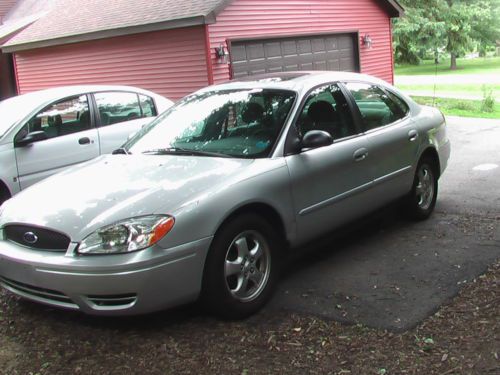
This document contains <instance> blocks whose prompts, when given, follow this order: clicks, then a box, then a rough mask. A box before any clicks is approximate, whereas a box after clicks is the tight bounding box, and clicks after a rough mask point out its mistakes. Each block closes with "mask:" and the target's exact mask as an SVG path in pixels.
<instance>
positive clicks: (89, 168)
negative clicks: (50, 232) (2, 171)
mask: <svg viewBox="0 0 500 375" xmlns="http://www.w3.org/2000/svg"><path fill="white" fill-rule="evenodd" d="M252 162H253V161H252V160H248V159H229V158H213V157H197V156H177V155H175V156H174V155H162V156H153V155H147V156H146V155H107V156H102V157H99V158H97V159H94V160H92V161H90V162H88V163H85V164H83V165H80V166H76V167H74V168H72V169H71V170H68V171H66V172H62V173H60V174H58V175H55V176H53V177H50V178H48V179H46V180H44V181H42V182H40V183H38V184H36V185H34V186H32V187H30V188H28V189H26V190H24V191H22V192H21V193H20V194H18V195H16V196H15V197H14V198H12V199H10V200H9V201H7V202H6V203H5V204H4V205H3V206H2V214H1V218H0V224H1V225H4V224H6V223H14V222H15V223H28V224H32V225H37V226H43V227H47V228H52V229H55V230H58V231H61V232H64V233H66V234H68V235H70V237H71V239H72V240H73V241H80V240H81V239H83V238H84V237H85V236H86V235H88V234H89V233H91V232H93V231H94V230H96V229H98V228H100V227H102V226H103V225H108V224H111V223H114V222H116V221H119V220H122V219H125V218H129V217H136V216H142V215H148V214H152V213H164V214H174V213H175V211H176V210H178V209H179V208H181V207H182V205H183V204H186V203H188V202H190V201H192V200H193V199H195V198H196V197H197V196H199V195H201V194H203V193H206V192H207V191H208V190H210V189H214V188H216V187H217V186H218V185H220V184H222V183H228V182H230V180H231V179H232V178H233V177H235V176H236V175H238V174H239V173H241V172H242V171H243V170H244V169H245V168H244V167H246V166H248V165H250V164H251V163H252Z"/></svg>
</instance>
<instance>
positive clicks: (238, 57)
mask: <svg viewBox="0 0 500 375" xmlns="http://www.w3.org/2000/svg"><path fill="white" fill-rule="evenodd" d="M231 55H232V56H233V59H234V61H246V60H247V50H246V48H245V46H241V45H234V46H231Z"/></svg>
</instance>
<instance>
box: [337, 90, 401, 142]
mask: <svg viewBox="0 0 500 375" xmlns="http://www.w3.org/2000/svg"><path fill="white" fill-rule="evenodd" d="M348 83H361V84H365V85H370V86H376V87H377V88H379V89H380V90H382V92H384V93H385V94H386V95H387V93H390V94H392V95H395V96H396V97H397V98H399V99H400V100H401V101H402V102H403V103H405V104H406V106H407V107H408V110H407V112H406V113H405V115H404V116H403V117H401V118H399V119H397V120H396V121H393V122H390V123H388V124H385V125H382V126H378V127H375V128H372V129H365V125H364V121H363V116H362V115H361V111H360V109H359V106H358V104H357V103H356V99H355V98H354V96H353V95H352V93H351V91H350V90H349V89H348V88H347V86H346V84H348ZM341 84H342V86H343V87H344V89H345V91H346V93H347V94H348V95H349V98H350V101H351V103H352V105H353V107H354V111H355V113H356V118H357V121H358V122H359V127H360V128H361V130H362V131H363V134H370V133H373V132H376V131H379V130H382V129H385V128H388V127H390V126H395V125H398V124H399V123H401V122H402V121H405V120H407V119H408V118H409V117H410V116H411V107H410V105H409V104H408V103H407V102H406V100H404V99H403V98H401V97H400V96H399V95H397V94H396V93H394V91H392V90H390V89H388V88H386V87H385V86H383V85H380V84H378V83H373V82H369V81H363V80H342V82H341ZM389 99H390V97H389ZM390 100H392V99H390ZM396 104H397V103H396ZM398 106H399V105H398ZM389 109H390V108H389ZM391 111H392V110H391Z"/></svg>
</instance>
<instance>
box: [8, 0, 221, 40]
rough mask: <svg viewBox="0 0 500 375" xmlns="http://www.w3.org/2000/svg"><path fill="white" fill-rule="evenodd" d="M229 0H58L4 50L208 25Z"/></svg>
mask: <svg viewBox="0 0 500 375" xmlns="http://www.w3.org/2000/svg"><path fill="white" fill-rule="evenodd" d="M225 2H226V0H189V1H186V0H85V1H82V0H58V1H57V2H56V4H55V6H54V7H53V8H52V10H50V11H49V12H48V14H46V15H45V17H43V18H41V19H39V20H38V21H37V22H35V23H33V24H32V25H31V26H30V27H28V28H27V29H25V30H24V31H22V32H21V33H19V34H17V35H16V36H15V37H13V38H12V39H11V40H9V42H7V43H5V45H4V47H8V46H15V45H22V44H26V43H33V42H40V41H46V40H53V39H61V38H67V37H72V36H77V35H83V34H92V33H98V32H102V31H106V30H116V29H125V28H132V27H134V26H143V25H151V24H157V23H167V22H169V21H174V20H183V19H193V18H199V19H200V20H199V21H198V23H199V24H201V23H205V22H203V20H204V19H206V18H209V17H210V15H211V13H212V12H214V11H215V10H216V9H217V8H218V7H219V6H221V5H223V3H225Z"/></svg>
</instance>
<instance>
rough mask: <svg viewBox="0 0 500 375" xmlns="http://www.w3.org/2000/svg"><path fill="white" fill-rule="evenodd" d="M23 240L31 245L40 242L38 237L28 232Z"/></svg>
mask: <svg viewBox="0 0 500 375" xmlns="http://www.w3.org/2000/svg"><path fill="white" fill-rule="evenodd" d="M23 240H24V241H25V242H27V243H29V244H31V245H33V244H34V243H36V241H38V236H37V235H36V234H35V233H33V232H26V233H24V235H23Z"/></svg>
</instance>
